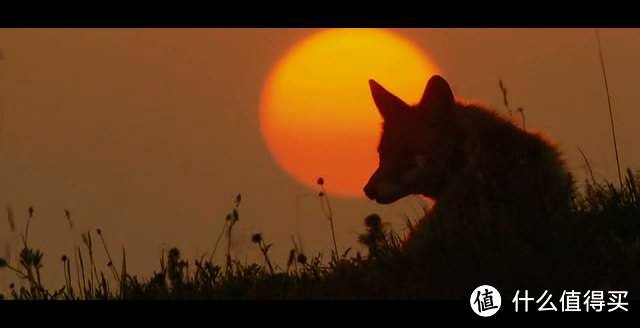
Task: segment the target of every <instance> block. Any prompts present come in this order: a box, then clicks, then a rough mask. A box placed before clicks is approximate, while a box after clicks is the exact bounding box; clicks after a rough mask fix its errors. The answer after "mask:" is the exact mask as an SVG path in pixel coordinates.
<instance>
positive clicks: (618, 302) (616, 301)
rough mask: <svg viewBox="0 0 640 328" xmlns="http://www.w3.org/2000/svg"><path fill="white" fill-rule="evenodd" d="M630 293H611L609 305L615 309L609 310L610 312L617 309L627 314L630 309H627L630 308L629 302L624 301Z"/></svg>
mask: <svg viewBox="0 0 640 328" xmlns="http://www.w3.org/2000/svg"><path fill="white" fill-rule="evenodd" d="M627 294H628V292H626V291H610V292H609V303H607V305H613V306H614V307H613V308H611V309H609V312H612V311H615V310H616V309H622V310H623V311H625V312H627V311H629V309H627V308H626V307H625V305H626V306H629V303H628V302H624V303H623V302H622V299H623V298H625V297H627Z"/></svg>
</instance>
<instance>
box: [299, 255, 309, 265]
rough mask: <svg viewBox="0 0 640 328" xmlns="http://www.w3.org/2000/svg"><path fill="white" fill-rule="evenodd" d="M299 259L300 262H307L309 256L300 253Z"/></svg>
mask: <svg viewBox="0 0 640 328" xmlns="http://www.w3.org/2000/svg"><path fill="white" fill-rule="evenodd" d="M297 260H298V263H300V264H307V256H306V255H304V254H298V258H297Z"/></svg>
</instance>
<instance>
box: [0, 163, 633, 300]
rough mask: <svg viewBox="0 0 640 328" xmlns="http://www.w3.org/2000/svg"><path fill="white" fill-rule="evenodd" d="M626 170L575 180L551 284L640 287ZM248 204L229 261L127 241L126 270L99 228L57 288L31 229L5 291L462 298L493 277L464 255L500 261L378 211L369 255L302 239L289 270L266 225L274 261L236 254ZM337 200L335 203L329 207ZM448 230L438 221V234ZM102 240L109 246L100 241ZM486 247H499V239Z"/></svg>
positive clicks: (368, 233) (59, 295)
mask: <svg viewBox="0 0 640 328" xmlns="http://www.w3.org/2000/svg"><path fill="white" fill-rule="evenodd" d="M626 173H627V174H626V177H625V179H624V183H623V185H622V186H617V185H614V184H612V183H609V182H606V181H605V182H598V181H595V180H594V179H592V178H588V179H587V181H586V182H585V183H584V185H583V187H582V188H578V187H577V184H576V183H574V185H573V188H572V189H571V190H570V192H571V195H572V197H571V199H572V200H571V208H572V211H571V214H570V215H569V217H567V218H566V222H567V224H566V225H563V227H564V228H563V229H564V230H563V231H555V232H553V234H554V235H555V236H558V238H556V239H551V240H553V244H551V245H548V247H549V249H550V250H553V254H554V256H555V259H554V261H555V262H554V263H556V264H557V263H560V264H561V265H558V267H556V268H554V272H555V274H556V275H554V276H553V277H554V278H551V279H550V280H549V281H548V284H549V286H550V289H552V288H553V287H554V286H563V287H565V288H573V287H576V288H584V289H602V290H614V289H618V290H628V291H630V295H634V293H633V291H640V283H638V279H637V276H638V274H639V273H640V179H639V176H640V174H639V172H635V173H634V172H632V171H631V170H627V172H626ZM326 196H327V195H326V192H324V191H322V192H321V193H320V194H319V197H320V198H323V197H326ZM321 201H323V202H324V200H322V199H321ZM239 204H240V196H238V197H237V198H236V201H235V204H234V207H233V209H232V211H231V213H230V214H229V216H228V217H227V221H226V222H227V224H226V225H225V227H224V231H223V233H222V234H224V235H226V238H227V250H226V256H225V258H226V261H225V263H224V264H223V265H221V264H219V263H215V262H214V261H212V260H211V259H212V258H213V256H212V257H210V258H208V259H206V258H205V257H203V258H200V259H196V260H193V261H192V260H188V259H185V258H183V256H182V254H181V252H180V250H179V249H177V248H173V249H171V250H169V251H168V252H167V254H166V255H163V256H162V258H161V259H160V261H159V269H158V270H156V271H154V272H153V273H152V274H151V275H150V276H149V277H147V278H143V277H138V276H134V275H131V274H129V273H128V272H127V269H126V267H127V262H126V252H125V250H124V249H123V250H122V255H121V259H119V260H120V261H121V265H120V268H119V270H118V268H117V267H116V265H115V261H114V259H113V258H112V256H111V252H110V250H109V247H108V246H107V242H106V237H105V235H104V233H103V232H102V231H101V230H99V229H98V230H95V231H88V232H85V233H82V234H81V240H82V244H81V245H77V246H75V249H74V250H73V256H66V255H64V256H62V258H61V261H62V264H63V265H62V268H63V270H64V277H65V283H64V285H63V286H60V287H58V288H53V289H50V288H47V287H45V286H43V285H42V284H41V280H40V277H41V274H42V270H43V267H42V258H43V256H44V253H43V252H42V251H41V250H38V249H34V248H32V247H31V246H30V245H29V243H28V231H25V233H24V235H23V245H22V250H21V252H20V254H19V258H18V262H17V263H11V261H9V259H4V258H2V259H0V268H3V269H5V270H11V271H13V272H14V273H15V274H16V279H17V280H16V282H17V285H18V286H19V287H16V284H12V285H11V286H10V294H9V295H6V296H3V297H8V298H12V299H18V300H36V299H47V300H48V299H60V300H89V299H309V298H312V299H327V298H330V299H335V298H340V299H364V298H367V299H370V298H373V299H416V298H462V297H468V296H467V295H466V294H464V293H463V292H464V291H465V290H466V288H467V287H468V286H473V284H475V283H477V282H478V279H482V278H483V277H476V276H474V274H473V272H471V271H469V272H464V271H460V270H455V269H454V268H455V267H456V264H455V263H456V262H458V261H466V262H469V263H475V261H476V260H477V261H480V262H482V261H488V262H486V264H487V265H489V264H491V262H489V261H491V257H490V254H487V258H486V259H485V258H476V259H471V258H463V259H458V258H452V257H450V256H448V255H447V252H439V251H432V252H429V253H428V255H422V256H419V257H416V256H415V254H408V253H407V252H406V251H405V250H404V249H403V244H404V241H405V237H404V236H400V235H398V234H397V233H396V232H394V231H391V230H390V229H389V228H388V226H387V225H386V224H385V223H384V222H383V221H382V218H381V217H380V216H378V215H377V214H372V215H369V216H367V217H366V218H365V219H364V227H363V232H362V234H361V235H360V236H359V237H358V242H359V243H361V244H362V245H364V246H365V247H366V249H367V252H366V254H361V253H360V252H357V253H356V254H354V255H352V256H349V255H348V253H349V251H350V249H348V250H346V251H345V252H343V253H342V254H339V253H338V252H337V246H336V245H335V243H334V247H335V249H334V250H332V251H331V256H329V257H328V259H326V260H325V259H324V257H323V254H315V255H309V254H304V253H303V252H302V251H301V250H300V248H299V247H298V245H297V243H296V242H295V240H294V241H293V247H292V249H291V252H290V256H289V259H288V261H287V263H286V265H285V266H283V268H282V269H281V268H280V267H279V266H277V265H274V264H273V261H272V260H271V259H270V258H269V249H270V247H271V245H272V243H267V242H266V241H265V239H264V236H263V235H262V234H261V233H256V234H254V235H253V236H252V242H253V243H254V244H255V245H256V246H257V249H258V251H260V252H261V253H262V255H263V257H264V260H265V261H264V263H265V264H264V265H262V264H255V263H254V264H242V263H241V262H240V261H238V260H236V259H234V258H233V256H232V252H231V244H230V243H228V241H229V240H230V239H231V238H232V227H233V225H235V224H238V222H239V217H240V214H239ZM327 206H328V203H327ZM329 209H330V206H328V209H326V210H327V212H330V210H329ZM29 213H30V215H29V217H28V219H27V220H28V222H27V226H28V225H29V223H30V222H31V218H32V217H33V216H34V211H33V209H32V208H31V209H30V210H29ZM65 214H66V217H67V220H68V221H69V225H70V229H73V221H72V220H71V213H70V212H69V211H65ZM8 220H9V223H10V225H11V226H12V227H13V229H14V230H15V222H14V218H13V211H12V210H9V211H8ZM330 222H331V219H330ZM331 223H332V224H331V226H332V231H331V233H332V235H333V222H331ZM427 224H428V222H427ZM408 226H409V228H410V229H411V228H413V226H412V225H411V224H410V223H408ZM438 233H439V232H438V230H437V229H434V232H433V234H434V238H435V239H437V238H438V235H437V234H438ZM550 233H551V232H550ZM222 234H221V235H222ZM95 235H97V236H98V237H99V238H97V239H96V238H95ZM96 241H98V242H99V243H100V244H101V245H102V246H101V247H97V246H96V244H95V243H96ZM218 242H219V240H218ZM218 242H217V243H218ZM496 242H497V241H496ZM217 243H216V244H217ZM486 246H487V249H493V248H492V245H486ZM493 246H496V245H493ZM214 248H217V245H216V247H214ZM99 249H101V251H104V253H105V254H106V256H107V259H108V261H109V262H108V263H106V268H105V270H102V269H100V268H104V267H105V266H104V265H99V264H97V263H96V262H95V261H94V255H95V252H96V251H98V250H99ZM474 254H475V253H474ZM500 255H501V261H504V262H506V263H509V261H511V260H512V259H514V258H516V257H521V256H523V255H522V254H511V253H509V250H508V249H507V250H504V251H503V252H501V254H500ZM466 262H465V263H466ZM532 269H534V270H535V269H536V268H532ZM435 270H437V271H438V273H439V274H444V275H446V276H447V277H448V278H447V279H448V280H447V282H448V283H447V284H444V285H443V284H442V283H441V282H440V281H436V280H434V279H433V278H432V277H435V275H433V276H432V275H431V274H432V273H433V272H435ZM500 274H501V273H500V271H499V270H498V271H495V275H494V276H492V277H490V279H491V281H496V282H504V281H508V280H509V279H510V278H512V277H507V276H500ZM518 283H520V284H521V286H522V287H521V288H524V287H526V282H522V281H520V282H518ZM456 286H462V287H464V288H456ZM469 290H472V289H469ZM458 291H459V292H458Z"/></svg>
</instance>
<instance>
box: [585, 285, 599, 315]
mask: <svg viewBox="0 0 640 328" xmlns="http://www.w3.org/2000/svg"><path fill="white" fill-rule="evenodd" d="M582 304H584V305H585V308H586V310H587V312H589V308H592V309H594V310H595V311H596V312H602V308H603V307H604V292H603V291H601V290H593V291H591V290H589V291H587V292H586V293H585V294H584V302H583V303H582Z"/></svg>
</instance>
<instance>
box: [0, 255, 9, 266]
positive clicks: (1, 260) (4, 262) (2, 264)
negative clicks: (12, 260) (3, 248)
mask: <svg viewBox="0 0 640 328" xmlns="http://www.w3.org/2000/svg"><path fill="white" fill-rule="evenodd" d="M8 265H9V263H7V260H5V259H4V258H2V257H0V269H1V268H4V267H6V266H8Z"/></svg>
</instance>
